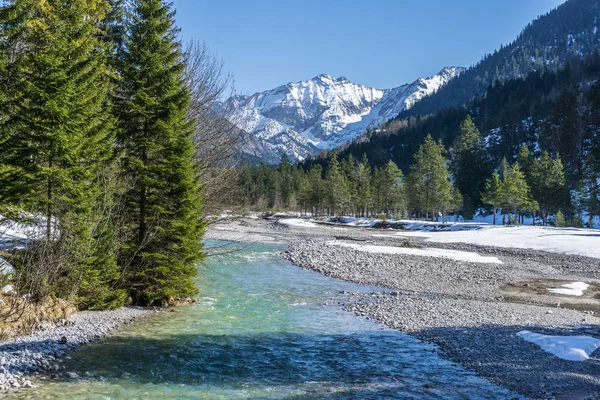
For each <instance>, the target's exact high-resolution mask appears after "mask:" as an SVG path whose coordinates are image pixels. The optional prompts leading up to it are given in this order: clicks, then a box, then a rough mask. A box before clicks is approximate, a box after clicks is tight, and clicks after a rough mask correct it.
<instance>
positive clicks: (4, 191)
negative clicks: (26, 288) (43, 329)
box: [0, 0, 123, 308]
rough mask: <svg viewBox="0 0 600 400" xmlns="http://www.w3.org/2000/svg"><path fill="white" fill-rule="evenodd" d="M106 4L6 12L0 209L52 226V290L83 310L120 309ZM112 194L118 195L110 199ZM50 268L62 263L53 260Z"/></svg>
mask: <svg viewBox="0 0 600 400" xmlns="http://www.w3.org/2000/svg"><path fill="white" fill-rule="evenodd" d="M108 10H109V8H108V4H107V3H106V1H103V0H72V1H64V0H62V1H61V0H55V1H44V2H40V1H33V0H11V1H8V2H5V6H4V7H3V8H2V10H1V16H0V19H1V21H0V23H1V29H2V34H3V36H4V41H3V42H2V52H3V53H4V54H7V53H10V54H11V57H10V61H9V62H8V63H7V64H5V65H4V66H5V67H6V68H5V69H4V73H3V74H2V83H1V84H2V88H3V94H4V99H3V100H4V101H3V102H2V103H1V104H0V114H1V115H2V121H1V125H0V142H1V144H2V151H0V165H3V167H2V168H1V172H0V203H4V204H10V205H12V206H13V209H19V208H20V209H23V210H25V211H28V212H31V213H33V214H34V215H42V216H43V217H44V220H45V229H44V240H45V241H46V246H47V247H48V248H51V249H52V250H51V252H52V253H53V254H54V256H53V259H56V260H57V261H56V263H57V265H56V266H52V267H51V268H47V269H48V270H52V269H53V270H54V271H57V272H56V274H55V276H47V277H46V278H45V282H46V283H48V284H51V285H54V289H53V290H54V293H55V294H57V295H60V296H63V297H68V296H72V295H74V296H75V299H76V300H77V301H78V302H79V305H80V306H82V307H89V308H103V307H106V306H118V305H120V303H121V302H122V300H123V296H122V294H119V293H118V292H117V291H113V290H112V285H113V284H114V283H115V281H116V280H117V279H118V278H119V274H118V271H117V268H116V262H115V258H114V254H115V252H114V247H113V245H114V243H113V242H112V240H113V239H114V235H113V234H112V231H111V229H112V228H111V222H110V221H107V220H106V219H105V217H106V215H104V214H103V212H104V211H105V210H107V209H109V208H110V207H111V204H112V199H111V195H110V193H105V190H106V185H105V184H104V183H105V182H103V180H102V178H101V177H102V176H106V175H105V173H106V171H110V169H111V166H110V164H111V159H112V155H113V139H114V124H113V118H112V116H111V113H110V105H109V102H108V100H107V94H108V89H109V80H110V79H109V77H110V75H111V71H110V70H109V68H108V66H107V49H106V47H105V43H104V41H103V39H102V35H103V32H102V30H101V29H100V27H101V25H102V21H103V20H104V18H105V15H106V13H107V11H108ZM108 192H110V190H109V191H108ZM46 262H47V263H52V262H53V261H52V260H51V259H50V258H48V260H46Z"/></svg>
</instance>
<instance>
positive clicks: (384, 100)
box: [217, 66, 466, 161]
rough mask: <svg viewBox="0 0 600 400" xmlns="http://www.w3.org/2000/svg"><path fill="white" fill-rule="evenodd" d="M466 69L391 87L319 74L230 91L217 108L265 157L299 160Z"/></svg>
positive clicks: (401, 108)
mask: <svg viewBox="0 0 600 400" xmlns="http://www.w3.org/2000/svg"><path fill="white" fill-rule="evenodd" d="M465 70H466V69H465V68H463V67H457V66H452V67H445V68H443V69H442V70H441V71H440V72H439V73H437V74H435V75H432V76H429V77H427V78H419V79H417V80H415V81H414V82H412V83H408V84H404V85H401V86H398V87H395V88H391V89H377V88H374V87H370V86H366V85H361V84H357V83H354V82H351V81H350V80H348V79H347V78H346V77H344V76H341V77H339V78H334V77H333V76H332V75H329V74H320V75H317V76H316V77H314V78H312V79H309V80H306V81H298V82H290V83H287V84H285V85H281V86H278V87H276V88H274V89H271V90H266V91H263V92H257V93H255V94H253V95H234V96H232V97H230V98H229V99H227V100H226V101H225V102H224V103H222V104H219V105H218V107H217V111H218V112H220V113H221V114H223V115H225V116H226V117H227V118H228V119H229V120H230V121H231V122H232V123H233V124H235V125H236V126H238V127H239V128H240V129H242V130H244V131H246V132H248V133H249V134H251V135H252V136H253V137H254V138H255V139H257V140H258V141H260V142H262V146H263V147H264V149H265V151H264V152H263V154H262V155H263V157H264V158H265V160H268V161H273V160H274V159H276V158H278V157H279V156H280V155H281V154H283V153H286V154H287V155H288V156H290V157H292V158H294V159H297V160H302V159H304V158H306V157H307V156H309V155H314V154H316V153H318V152H319V151H321V150H330V149H332V148H335V147H337V146H339V145H341V144H343V143H345V142H348V141H352V140H354V139H356V138H357V137H359V136H360V135H362V134H363V133H364V132H365V131H367V130H368V129H370V128H371V129H372V128H375V127H377V126H379V125H381V124H383V123H385V122H387V121H388V120H390V119H393V118H394V117H396V116H397V115H398V114H399V113H400V112H402V111H404V110H406V109H409V108H410V107H412V106H413V105H414V104H416V103H417V102H418V101H420V100H421V99H422V98H423V97H426V96H428V95H430V94H432V93H434V92H436V91H437V90H439V89H440V88H441V87H443V86H444V85H445V84H447V83H448V82H449V81H450V80H452V79H454V78H455V77H456V76H458V75H460V74H461V73H463V72H464V71H465Z"/></svg>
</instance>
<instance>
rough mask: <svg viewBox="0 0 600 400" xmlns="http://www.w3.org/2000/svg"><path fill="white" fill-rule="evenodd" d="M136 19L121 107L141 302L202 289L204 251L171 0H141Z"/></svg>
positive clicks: (129, 252)
mask: <svg viewBox="0 0 600 400" xmlns="http://www.w3.org/2000/svg"><path fill="white" fill-rule="evenodd" d="M130 20H131V26H130V29H129V34H128V37H127V38H126V40H125V46H124V54H123V58H122V59H123V63H122V65H123V69H122V71H120V73H121V82H122V83H121V87H120V88H119V96H120V101H119V104H118V108H117V110H118V116H119V121H120V128H121V129H120V131H119V137H118V139H119V140H118V142H119V145H120V147H121V150H122V152H123V157H124V158H123V165H122V167H123V171H124V172H125V174H126V175H127V176H128V177H129V180H130V181H131V183H132V186H131V188H130V189H129V191H128V193H127V215H128V216H129V217H130V219H129V221H128V223H127V224H126V227H125V229H124V232H122V233H123V235H124V237H126V238H127V244H126V246H125V247H124V248H123V251H122V254H121V255H120V263H121V265H122V266H123V268H124V282H125V285H126V287H127V288H128V289H129V290H130V294H131V296H132V297H133V299H134V302H136V303H138V304H155V303H165V302H172V301H176V300H177V299H178V298H184V297H187V296H191V295H193V294H194V293H195V291H196V290H195V288H194V284H193V281H192V278H193V277H194V276H195V275H196V273H197V269H196V268H197V266H196V264H197V262H198V261H199V260H201V259H202V257H203V253H202V245H201V242H200V239H201V238H202V234H203V231H204V225H205V224H204V221H203V218H202V196H201V188H200V182H199V179H198V166H197V164H196V161H195V157H194V144H193V139H192V137H193V133H194V129H195V122H194V121H190V120H189V119H188V115H189V112H188V111H189V108H190V104H191V96H190V93H189V91H188V89H187V88H186V85H185V82H184V80H183V72H184V64H183V62H182V55H181V44H180V43H179V42H178V33H179V31H178V29H177V28H176V27H175V13H174V11H172V9H171V4H170V3H166V2H164V1H161V0H134V1H133V10H132V15H131V16H130Z"/></svg>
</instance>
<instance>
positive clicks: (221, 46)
mask: <svg viewBox="0 0 600 400" xmlns="http://www.w3.org/2000/svg"><path fill="white" fill-rule="evenodd" d="M563 2H564V0H458V1H449V0H445V1H441V0H379V1H378V0H360V1H359V0H297V1H291V0H255V1H252V0H217V1H215V0H210V1H207V0H174V4H175V7H176V9H177V22H178V24H179V26H180V27H181V28H182V35H183V37H184V39H187V38H196V39H200V40H203V41H205V42H206V43H207V44H208V45H209V47H210V48H211V50H212V51H213V52H215V53H217V54H218V55H219V56H220V57H221V58H222V59H223V60H224V61H225V64H226V68H227V70H228V71H230V72H231V73H232V74H233V75H234V78H235V88H236V90H237V92H238V93H243V94H246V93H249V94H252V93H254V92H257V91H262V90H267V89H272V88H274V87H276V86H279V85H282V84H285V83H287V82H290V81H300V80H305V79H310V78H312V77H314V76H316V75H319V74H321V73H328V74H331V75H333V76H335V77H339V76H345V77H347V78H348V79H350V80H351V81H353V82H356V83H360V84H364V85H369V86H373V87H377V88H382V89H383V88H390V87H394V86H399V85H401V84H403V83H407V82H412V81H413V80H415V79H416V78H418V77H422V76H429V75H432V74H435V73H436V72H438V71H439V70H440V69H442V68H443V67H444V66H451V65H462V66H469V65H472V64H474V63H476V62H477V61H478V60H479V59H480V58H481V57H482V56H483V54H485V53H489V52H492V51H493V50H494V49H496V48H498V47H499V46H500V44H503V43H508V42H510V41H512V40H513V39H514V38H515V37H516V36H517V35H518V34H519V32H520V31H521V30H522V28H523V27H524V26H525V25H526V24H527V23H528V22H530V21H531V20H533V19H534V18H535V17H537V16H538V15H540V14H544V13H546V12H547V11H549V10H550V9H552V8H554V7H556V6H557V5H559V4H561V3H563Z"/></svg>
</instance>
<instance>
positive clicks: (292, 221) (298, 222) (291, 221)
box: [279, 218, 318, 228]
mask: <svg viewBox="0 0 600 400" xmlns="http://www.w3.org/2000/svg"><path fill="white" fill-rule="evenodd" d="M279 223H281V224H284V225H289V226H299V227H302V228H317V227H318V225H317V224H315V223H314V222H310V221H308V220H304V219H300V218H286V219H280V220H279Z"/></svg>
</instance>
